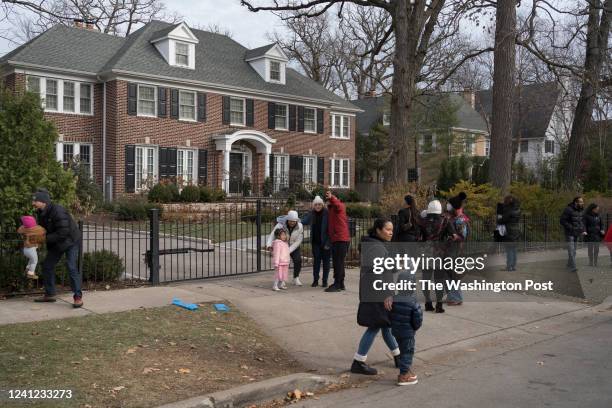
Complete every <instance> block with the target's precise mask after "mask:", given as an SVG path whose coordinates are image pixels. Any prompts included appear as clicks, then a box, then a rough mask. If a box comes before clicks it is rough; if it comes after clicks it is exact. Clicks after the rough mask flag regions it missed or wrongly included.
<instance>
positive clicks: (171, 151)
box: [166, 148, 177, 181]
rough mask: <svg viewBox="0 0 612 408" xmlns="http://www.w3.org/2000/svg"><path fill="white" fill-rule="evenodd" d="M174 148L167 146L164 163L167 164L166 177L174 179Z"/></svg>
mask: <svg viewBox="0 0 612 408" xmlns="http://www.w3.org/2000/svg"><path fill="white" fill-rule="evenodd" d="M176 150H177V149H176V148H168V151H167V156H166V165H167V166H168V178H169V179H171V180H172V181H176V180H175V179H176Z"/></svg>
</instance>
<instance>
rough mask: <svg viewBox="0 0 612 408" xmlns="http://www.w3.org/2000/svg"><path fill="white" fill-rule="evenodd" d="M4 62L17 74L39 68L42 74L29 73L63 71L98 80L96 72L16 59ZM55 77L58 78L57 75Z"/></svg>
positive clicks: (46, 73) (44, 73) (43, 73)
mask: <svg viewBox="0 0 612 408" xmlns="http://www.w3.org/2000/svg"><path fill="white" fill-rule="evenodd" d="M6 64H9V65H12V66H13V67H14V72H15V73H18V74H27V72H26V70H28V69H31V68H33V69H39V70H41V71H40V72H42V74H40V73H39V74H31V75H48V73H49V72H52V73H56V72H57V73H60V74H59V75H62V74H61V73H62V72H63V73H68V74H74V75H82V76H86V77H88V78H90V79H93V80H94V81H95V82H99V81H98V74H96V73H95V72H87V71H79V70H75V69H68V68H54V67H47V66H44V65H37V64H30V63H26V62H17V61H11V60H9V61H6ZM20 69H23V70H24V71H23V72H20V71H19V70H20ZM56 76H57V75H56ZM57 77H58V78H59V76H57ZM62 79H64V78H62ZM66 79H75V77H66ZM81 80H82V79H81Z"/></svg>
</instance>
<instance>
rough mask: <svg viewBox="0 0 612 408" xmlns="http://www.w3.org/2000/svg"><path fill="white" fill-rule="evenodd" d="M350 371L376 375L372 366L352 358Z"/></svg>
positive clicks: (376, 372)
mask: <svg viewBox="0 0 612 408" xmlns="http://www.w3.org/2000/svg"><path fill="white" fill-rule="evenodd" d="M351 373H353V374H363V375H376V374H378V371H376V369H375V368H374V367H370V366H369V365H367V364H366V363H364V362H363V361H357V360H353V364H352V365H351Z"/></svg>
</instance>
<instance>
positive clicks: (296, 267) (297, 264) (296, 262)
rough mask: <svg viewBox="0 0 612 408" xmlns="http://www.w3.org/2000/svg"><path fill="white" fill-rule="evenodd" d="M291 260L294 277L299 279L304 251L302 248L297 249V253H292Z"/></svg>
mask: <svg viewBox="0 0 612 408" xmlns="http://www.w3.org/2000/svg"><path fill="white" fill-rule="evenodd" d="M291 260H292V261H293V277H294V278H297V277H298V276H300V272H301V271H302V250H301V249H300V247H297V248H296V249H295V251H293V252H292V253H291Z"/></svg>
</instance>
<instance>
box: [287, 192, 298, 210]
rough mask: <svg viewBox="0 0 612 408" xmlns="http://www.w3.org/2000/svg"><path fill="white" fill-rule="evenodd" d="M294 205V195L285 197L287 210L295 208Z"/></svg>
mask: <svg viewBox="0 0 612 408" xmlns="http://www.w3.org/2000/svg"><path fill="white" fill-rule="evenodd" d="M295 203H296V200H295V194H293V193H289V195H288V196H287V203H286V206H287V207H289V208H295Z"/></svg>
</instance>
